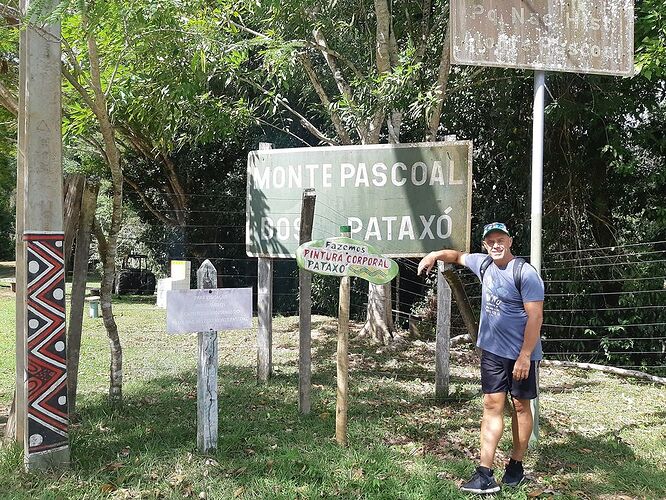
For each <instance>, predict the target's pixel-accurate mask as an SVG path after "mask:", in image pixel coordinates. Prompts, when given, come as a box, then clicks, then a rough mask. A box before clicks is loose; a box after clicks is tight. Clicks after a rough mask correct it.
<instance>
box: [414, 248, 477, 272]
mask: <svg viewBox="0 0 666 500" xmlns="http://www.w3.org/2000/svg"><path fill="white" fill-rule="evenodd" d="M465 255H467V254H466V253H464V252H459V251H458V250H447V249H444V250H437V251H434V252H430V253H429V254H428V255H426V256H425V257H423V258H422V259H421V262H419V270H418V274H419V276H420V275H421V274H422V273H423V272H424V271H425V273H426V274H428V273H429V272H430V270H431V269H432V266H434V265H435V263H436V262H437V261H438V260H441V261H442V262H448V263H449V264H460V265H461V266H464V265H465Z"/></svg>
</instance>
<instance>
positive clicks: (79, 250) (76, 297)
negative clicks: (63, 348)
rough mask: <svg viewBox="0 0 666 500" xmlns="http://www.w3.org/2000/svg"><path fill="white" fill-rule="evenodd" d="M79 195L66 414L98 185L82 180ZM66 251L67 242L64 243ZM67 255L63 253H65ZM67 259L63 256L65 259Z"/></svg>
mask: <svg viewBox="0 0 666 500" xmlns="http://www.w3.org/2000/svg"><path fill="white" fill-rule="evenodd" d="M82 191H83V193H82V194H81V210H80V212H79V222H78V224H77V225H78V229H77V231H76V250H75V251H74V265H73V269H74V272H73V273H72V291H71V296H70V300H71V302H70V303H71V305H70V311H69V325H68V327H69V328H68V330H67V386H68V387H67V401H68V404H69V414H70V415H73V414H74V412H75V411H76V391H77V386H78V380H79V357H80V352H81V331H82V329H83V306H84V302H85V295H86V282H87V279H88V257H89V256H90V233H91V231H92V225H93V219H94V218H95V209H96V208H97V195H98V193H99V184H92V183H91V182H89V181H85V182H84V185H83V188H82ZM65 252H67V242H65ZM65 256H66V254H65ZM65 258H66V257H65Z"/></svg>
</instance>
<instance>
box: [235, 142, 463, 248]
mask: <svg viewBox="0 0 666 500" xmlns="http://www.w3.org/2000/svg"><path fill="white" fill-rule="evenodd" d="M247 179H248V184H247V218H246V221H247V222H246V250H247V254H248V255H250V256H259V257H294V256H295V254H296V248H297V247H298V242H299V228H300V212H301V199H302V197H303V190H304V189H306V188H314V189H315V190H316V191H317V203H316V207H315V215H314V224H313V230H312V238H313V239H317V240H320V239H325V238H329V237H333V236H336V235H338V234H339V227H340V226H342V225H348V226H351V236H352V238H354V239H356V240H361V241H365V242H368V243H370V244H373V245H376V246H377V247H379V248H381V249H382V253H383V254H384V255H386V256H387V257H418V256H422V255H424V254H425V253H427V252H429V251H431V250H437V249H441V248H442V247H444V246H446V247H447V248H455V249H459V250H469V243H470V242H469V238H470V213H471V199H472V197H471V190H472V143H471V141H460V142H433V143H421V144H392V145H391V144H373V145H367V146H340V147H317V148H294V149H272V150H271V149H269V150H260V151H252V152H250V154H249V156H248V175H247Z"/></svg>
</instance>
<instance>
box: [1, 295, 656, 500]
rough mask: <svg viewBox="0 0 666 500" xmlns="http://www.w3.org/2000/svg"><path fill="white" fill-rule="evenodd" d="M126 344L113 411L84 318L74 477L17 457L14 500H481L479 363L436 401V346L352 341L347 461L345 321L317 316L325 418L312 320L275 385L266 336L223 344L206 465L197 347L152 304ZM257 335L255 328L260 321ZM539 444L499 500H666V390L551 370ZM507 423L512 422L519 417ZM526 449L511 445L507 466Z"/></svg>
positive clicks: (5, 314)
mask: <svg viewBox="0 0 666 500" xmlns="http://www.w3.org/2000/svg"><path fill="white" fill-rule="evenodd" d="M114 311H115V314H116V320H117V322H118V327H119V331H120V332H121V338H122V340H123V349H124V355H125V360H124V375H125V401H124V405H123V406H122V407H120V408H111V407H110V406H109V405H108V403H107V400H106V391H107V384H108V376H107V372H108V363H109V355H108V342H107V339H106V333H105V331H104V328H103V324H102V321H101V319H92V318H88V317H86V318H85V320H84V335H83V345H82V350H81V370H80V390H81V392H80V396H79V415H78V417H79V419H78V420H77V423H76V424H74V425H73V426H72V428H71V448H72V459H73V464H72V468H71V470H69V471H66V472H64V473H63V474H60V475H55V476H54V475H50V474H46V475H33V474H26V473H25V472H23V470H22V467H21V462H22V455H21V452H20V450H17V449H16V448H15V447H5V448H4V449H2V451H1V452H0V488H2V491H11V492H12V498H99V497H109V498H183V497H197V496H198V495H199V494H200V493H202V492H204V493H205V494H206V495H207V496H208V498H223V499H224V498H229V499H233V498H271V499H273V498H284V499H293V498H372V499H391V498H395V499H430V498H433V499H434V498H446V499H449V498H451V499H455V498H466V497H465V496H464V495H462V494H461V493H460V492H459V490H458V486H459V484H460V482H461V481H462V480H463V479H466V478H467V476H468V475H469V474H470V473H471V472H472V471H473V468H474V465H475V463H476V462H477V461H478V439H479V421H480V417H481V411H482V407H481V398H480V390H479V381H478V366H477V364H476V363H478V360H477V359H476V357H475V356H476V355H475V354H474V352H473V350H468V349H463V350H456V351H454V352H453V353H452V363H451V364H452V376H451V392H452V396H451V398H450V399H449V400H448V401H447V402H446V403H444V404H437V403H435V401H434V398H433V392H434V384H433V379H434V363H433V345H432V343H427V342H422V341H418V342H413V343H411V342H408V343H402V344H400V345H399V346H398V345H396V346H395V347H392V346H388V347H386V346H377V345H373V344H372V343H370V342H369V341H368V340H366V339H358V338H352V340H351V343H350V355H351V362H350V374H351V382H350V383H351V400H350V412H349V441H350V446H349V447H348V448H340V447H339V446H337V445H336V443H335V441H334V439H333V436H334V431H335V349H336V338H335V329H336V322H335V320H334V319H330V318H326V317H320V316H316V317H314V318H313V329H314V330H315V331H314V332H313V392H312V413H311V414H310V415H307V416H303V415H300V414H299V413H298V400H297V398H298V394H297V387H298V375H297V356H298V349H297V342H298V340H297V339H298V333H297V332H298V320H297V318H275V320H274V337H273V344H274V353H273V356H274V358H273V359H274V365H275V374H274V377H273V379H272V380H271V381H270V383H268V384H266V385H258V384H257V383H256V379H255V362H256V337H255V336H256V333H255V332H256V330H255V329H250V330H242V331H230V332H220V334H219V351H220V356H219V359H220V370H219V379H218V381H219V382H218V383H219V442H218V450H217V452H216V453H213V454H211V455H209V456H206V455H201V454H199V453H198V452H197V451H196V357H195V355H196V345H197V338H196V335H192V334H190V335H167V334H166V333H165V312H164V310H161V309H156V308H155V307H154V306H153V305H152V304H151V303H150V301H149V300H146V298H143V299H141V298H131V297H130V298H123V299H122V300H119V301H118V302H117V304H115V306H114ZM13 321H14V309H13V298H9V297H6V296H5V297H2V298H0V326H1V327H2V331H3V332H6V333H7V334H5V335H3V337H2V338H1V340H0V349H1V351H0V352H1V353H2V356H1V358H0V369H1V370H2V374H3V377H2V378H1V379H0V388H1V390H2V393H1V395H0V397H1V398H2V404H4V405H5V406H6V405H8V404H9V403H10V401H11V394H12V390H13V370H14V359H13V356H14V337H13V333H12V332H13ZM255 327H256V323H255ZM541 382H542V394H541V408H542V410H541V411H542V415H541V426H542V440H541V443H540V446H539V447H538V448H537V449H536V450H534V451H532V452H531V453H530V455H529V457H528V458H527V461H526V466H527V469H528V472H529V474H530V476H531V477H532V478H533V481H532V482H530V483H528V484H527V485H525V486H523V487H521V488H504V489H503V491H502V492H501V493H500V494H499V495H497V498H526V497H527V496H528V495H534V494H538V493H539V492H543V491H547V492H548V491H550V492H551V493H548V494H557V495H559V497H560V498H577V497H580V496H581V492H584V495H586V496H588V497H591V498H594V497H600V496H603V495H628V496H637V497H645V498H660V497H664V496H666V470H665V469H664V462H665V461H664V457H665V456H666V440H664V439H663V436H664V433H665V432H666V424H665V423H664V420H665V419H664V416H665V414H664V407H665V405H664V391H663V388H662V387H658V386H655V385H652V384H647V383H643V382H635V381H631V380H623V379H620V378H617V377H611V376H608V375H604V374H599V373H589V372H581V371H575V370H568V371H567V370H564V369H552V368H550V369H548V368H547V369H544V370H543V371H542V380H541ZM507 424H508V416H507ZM510 447H511V440H510V435H509V432H508V426H507V432H506V433H505V436H504V438H503V439H502V441H501V443H500V449H499V450H498V458H497V464H496V467H497V468H500V469H501V467H502V460H504V459H505V458H506V457H507V455H508V453H509V451H510Z"/></svg>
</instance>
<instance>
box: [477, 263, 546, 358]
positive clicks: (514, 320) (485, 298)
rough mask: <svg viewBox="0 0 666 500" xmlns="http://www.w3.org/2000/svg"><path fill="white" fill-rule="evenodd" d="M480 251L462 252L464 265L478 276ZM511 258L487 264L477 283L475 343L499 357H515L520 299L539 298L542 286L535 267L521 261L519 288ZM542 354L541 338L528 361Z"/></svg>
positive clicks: (522, 316)
mask: <svg viewBox="0 0 666 500" xmlns="http://www.w3.org/2000/svg"><path fill="white" fill-rule="evenodd" d="M486 257H488V255H487V254H483V253H470V254H465V266H467V267H468V268H470V269H471V270H472V272H473V273H474V274H476V275H477V277H478V278H479V279H481V263H482V262H483V261H484V259H485V258H486ZM515 263H516V260H515V259H512V260H511V261H509V263H508V264H507V266H506V267H505V268H504V269H500V268H499V267H498V266H497V265H496V264H495V263H494V262H493V263H491V264H490V265H489V266H488V268H487V269H486V272H485V274H484V275H483V283H482V286H481V295H482V298H481V321H480V322H479V336H478V340H477V342H476V345H477V346H478V347H479V348H481V349H483V350H484V351H488V352H491V353H493V354H496V355H497V356H502V357H503V358H510V359H517V358H518V355H519V354H520V349H521V348H522V346H523V339H524V337H525V325H526V324H527V313H526V312H525V307H524V306H523V302H540V301H543V296H544V288H543V281H542V280H541V277H540V276H539V275H538V274H537V272H536V269H534V268H533V267H532V266H530V265H528V264H525V265H524V266H523V269H522V270H521V275H522V281H521V291H520V292H518V289H517V288H516V284H515V282H514V280H513V266H514V264H515ZM542 357H543V353H542V351H541V338H539V340H538V341H537V344H536V346H534V351H532V358H531V359H532V361H536V360H540V359H541V358H542Z"/></svg>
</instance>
